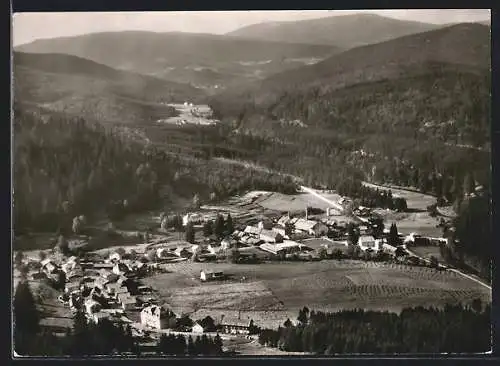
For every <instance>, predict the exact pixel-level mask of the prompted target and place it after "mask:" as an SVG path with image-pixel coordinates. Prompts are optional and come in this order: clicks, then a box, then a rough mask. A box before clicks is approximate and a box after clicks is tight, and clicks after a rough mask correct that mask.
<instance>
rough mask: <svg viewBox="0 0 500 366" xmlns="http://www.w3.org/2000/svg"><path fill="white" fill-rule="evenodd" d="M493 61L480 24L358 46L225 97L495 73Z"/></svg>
mask: <svg viewBox="0 0 500 366" xmlns="http://www.w3.org/2000/svg"><path fill="white" fill-rule="evenodd" d="M490 59H491V41H490V30H489V27H486V26H484V25H481V24H477V23H470V24H458V25H453V26H450V27H447V28H443V29H438V30H433V31H429V32H423V33H418V34H414V35H409V36H404V37H400V38H397V39H394V40H390V41H387V42H382V43H378V44H373V45H368V46H363V47H357V48H353V49H351V50H348V51H345V52H342V53H340V54H337V55H334V56H332V57H330V58H328V59H326V60H323V61H321V62H319V63H316V64H314V65H310V66H304V67H300V68H297V69H294V70H290V71H286V72H283V73H279V74H276V75H273V76H271V77H269V78H267V79H265V80H263V81H261V82H257V83H252V84H247V85H246V86H245V87H243V86H242V87H240V88H238V89H236V88H235V89H229V90H227V91H226V92H224V93H222V95H223V96H224V97H226V96H229V95H232V96H233V97H234V96H236V95H237V94H238V93H242V94H248V92H249V91H250V90H253V91H255V95H254V96H253V97H254V98H255V99H256V100H260V99H265V100H272V99H269V94H273V95H274V94H276V93H279V92H280V91H281V92H283V91H287V90H289V89H294V88H301V89H307V88H309V87H311V86H323V87H325V88H329V89H332V88H342V87H346V86H348V85H353V84H356V83H361V82H369V81H376V80H381V79H391V78H399V77H403V76H407V75H409V74H416V73H417V74H418V73H419V74H422V73H424V74H425V73H428V72H429V71H430V70H431V69H432V70H435V69H436V68H447V67H453V69H456V68H457V67H460V68H461V69H466V70H467V71H473V70H476V69H480V70H489V68H490V63H491V61H490Z"/></svg>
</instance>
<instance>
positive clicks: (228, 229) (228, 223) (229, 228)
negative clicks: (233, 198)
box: [226, 213, 234, 234]
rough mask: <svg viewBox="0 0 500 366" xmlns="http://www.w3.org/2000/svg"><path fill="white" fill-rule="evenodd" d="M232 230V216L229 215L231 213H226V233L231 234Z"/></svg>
mask: <svg viewBox="0 0 500 366" xmlns="http://www.w3.org/2000/svg"><path fill="white" fill-rule="evenodd" d="M233 231H234V226H233V218H232V217H231V214H230V213H228V214H227V218H226V232H227V233H228V234H232V233H233Z"/></svg>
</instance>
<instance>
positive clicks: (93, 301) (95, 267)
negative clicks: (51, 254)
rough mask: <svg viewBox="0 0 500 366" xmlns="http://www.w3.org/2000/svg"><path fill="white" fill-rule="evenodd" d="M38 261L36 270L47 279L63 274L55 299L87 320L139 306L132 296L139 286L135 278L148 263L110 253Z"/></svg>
mask: <svg viewBox="0 0 500 366" xmlns="http://www.w3.org/2000/svg"><path fill="white" fill-rule="evenodd" d="M40 264H41V269H40V273H41V274H43V275H45V276H47V277H49V278H52V279H54V280H58V279H59V278H60V272H63V273H64V274H65V279H66V282H65V284H64V293H63V295H61V296H60V297H59V300H60V301H61V302H63V303H65V304H67V305H69V307H70V308H71V310H72V311H77V310H84V311H85V313H86V315H87V318H88V320H89V321H94V322H96V323H98V322H99V321H101V320H102V319H105V318H106V319H112V318H113V317H116V316H122V314H123V312H124V311H127V310H132V309H135V308H136V307H137V306H138V305H139V301H138V299H137V296H136V295H137V294H138V293H140V292H141V291H140V290H141V289H140V287H141V286H138V283H137V282H136V281H135V277H137V276H138V275H141V274H143V273H144V272H145V271H147V270H148V268H147V267H148V264H146V263H143V262H141V261H138V260H130V259H123V258H122V256H121V255H120V254H119V253H112V254H111V255H110V256H109V258H107V259H106V260H104V261H103V260H99V261H88V260H87V261H84V260H80V259H79V258H77V257H74V256H72V257H70V258H68V259H67V260H65V261H64V262H63V263H56V262H55V261H54V260H53V259H51V258H47V259H45V260H43V261H42V262H41V263H40ZM122 318H123V317H122ZM125 319H126V318H125Z"/></svg>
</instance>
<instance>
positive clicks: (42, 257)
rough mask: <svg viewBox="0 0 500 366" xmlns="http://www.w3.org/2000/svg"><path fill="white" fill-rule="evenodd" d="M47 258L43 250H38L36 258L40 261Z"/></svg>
mask: <svg viewBox="0 0 500 366" xmlns="http://www.w3.org/2000/svg"><path fill="white" fill-rule="evenodd" d="M45 258H47V253H45V252H44V251H43V250H40V251H39V252H38V259H39V260H40V262H41V261H43V260H45Z"/></svg>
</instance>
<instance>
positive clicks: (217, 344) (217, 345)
mask: <svg viewBox="0 0 500 366" xmlns="http://www.w3.org/2000/svg"><path fill="white" fill-rule="evenodd" d="M250 322H251V321H250ZM251 329H252V328H251ZM213 345H214V354H215V355H221V354H222V353H223V351H222V346H223V344H222V338H221V337H220V335H219V333H217V334H216V335H215V337H214V340H213Z"/></svg>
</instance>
